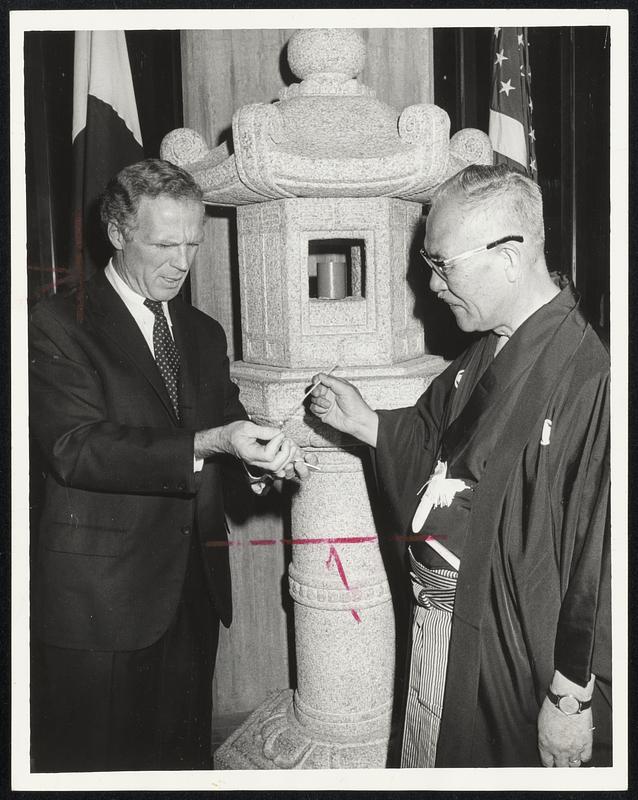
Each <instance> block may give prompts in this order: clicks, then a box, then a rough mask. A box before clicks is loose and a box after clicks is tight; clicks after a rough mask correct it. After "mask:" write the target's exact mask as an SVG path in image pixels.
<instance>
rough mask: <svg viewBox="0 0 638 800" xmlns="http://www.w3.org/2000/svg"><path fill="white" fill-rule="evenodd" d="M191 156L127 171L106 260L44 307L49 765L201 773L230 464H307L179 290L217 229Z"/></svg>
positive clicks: (35, 355) (111, 215) (38, 601)
mask: <svg viewBox="0 0 638 800" xmlns="http://www.w3.org/2000/svg"><path fill="white" fill-rule="evenodd" d="M203 218H204V207H203V204H202V194H201V191H200V189H199V187H198V186H197V184H196V183H195V182H194V180H193V179H192V177H191V176H190V175H189V174H188V173H186V172H184V171H183V170H181V169H179V168H178V167H175V166H173V165H172V164H169V163H168V162H163V161H159V160H155V159H148V160H146V161H142V162H140V163H138V164H134V165H132V166H131V167H127V168H126V169H124V170H122V172H120V173H119V174H118V175H117V176H116V177H115V178H114V179H113V180H112V181H111V183H110V184H109V186H108V187H107V190H106V192H105V195H104V197H103V201H102V221H103V223H104V226H105V230H106V233H107V235H108V237H109V239H110V241H111V244H112V246H113V257H112V259H111V261H110V262H109V264H108V265H107V267H106V269H105V270H104V272H103V273H100V274H98V275H96V276H95V277H94V278H93V279H92V280H90V281H88V282H87V284H86V286H85V287H84V288H83V289H81V290H78V291H76V292H75V293H74V294H72V295H70V296H60V295H58V296H55V297H52V298H50V299H48V300H46V301H44V302H42V303H40V304H39V305H37V306H36V307H35V309H34V311H33V314H32V319H31V331H30V336H31V351H30V368H31V378H30V389H31V420H30V422H31V430H32V434H33V436H34V438H35V440H36V442H37V443H38V445H39V447H40V448H41V450H42V452H43V455H44V458H45V460H46V463H47V466H48V474H47V476H46V490H45V501H44V507H43V512H42V518H41V522H40V527H39V534H38V538H37V544H36V546H34V548H33V550H34V553H33V560H34V568H33V576H32V586H33V611H32V635H33V645H32V653H33V658H32V665H33V674H32V730H33V739H32V753H33V764H34V769H35V770H36V771H95V770H123V769H133V770H136V769H180V768H181V769H184V768H186V769H188V768H204V767H206V766H207V765H208V759H209V757H210V722H211V683H212V671H213V666H214V660H215V653H216V647H217V633H218V628H219V620H220V619H221V621H222V622H223V623H224V624H225V625H227V626H228V625H229V624H230V621H231V613H232V612H231V595H230V571H229V564H228V548H227V547H225V546H224V545H225V543H226V525H225V518H224V509H223V500H222V483H221V477H222V476H221V469H222V465H223V464H224V462H226V464H228V462H229V461H230V462H233V461H234V462H236V463H237V459H240V460H242V461H243V462H244V463H245V464H246V463H247V464H250V465H252V467H251V470H252V471H254V470H253V468H254V467H257V468H259V469H261V470H262V471H263V472H265V473H270V474H271V475H273V476H278V477H292V476H293V475H294V474H295V473H296V474H297V475H298V476H299V477H302V478H303V477H305V476H306V475H307V474H308V473H307V468H306V466H305V464H304V461H303V454H302V453H301V451H300V450H299V448H298V447H297V446H296V445H295V444H294V443H293V442H291V441H290V440H287V439H285V438H284V435H283V433H281V432H280V431H279V430H278V429H277V428H271V427H264V426H257V425H255V424H253V423H252V422H250V421H248V419H247V414H246V412H245V410H244V408H243V406H242V405H241V403H240V401H239V397H238V393H239V392H238V389H237V387H236V386H235V384H234V383H233V382H232V381H231V380H230V377H229V366H228V358H227V356H226V339H225V336H224V332H223V330H222V328H221V326H220V325H219V324H218V323H217V322H216V321H215V320H213V319H211V318H210V317H208V316H206V315H205V314H203V313H201V312H200V311H198V310H196V309H195V308H192V307H190V306H188V305H187V304H186V303H184V302H183V301H182V300H181V299H180V298H179V297H178V293H179V291H180V289H181V287H182V285H183V283H184V280H185V279H186V276H187V275H188V272H189V269H190V267H191V264H192V262H193V259H194V257H195V253H196V251H197V247H198V245H199V243H200V242H201V241H202V239H203Z"/></svg>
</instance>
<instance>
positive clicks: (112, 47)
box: [71, 31, 142, 145]
mask: <svg viewBox="0 0 638 800" xmlns="http://www.w3.org/2000/svg"><path fill="white" fill-rule="evenodd" d="M90 94H91V95H93V96H94V97H97V98H98V99H99V100H102V101H103V102H104V103H107V104H108V105H110V106H111V108H112V109H113V110H114V111H115V113H116V114H117V115H118V116H119V117H120V119H122V120H124V123H125V124H126V127H127V128H128V129H129V130H130V131H131V133H132V134H133V136H134V137H135V140H136V141H137V142H138V143H139V144H140V145H141V144H142V134H141V131H140V123H139V119H138V116H137V106H136V104H135V93H134V91H133V76H132V74H131V65H130V62H129V59H128V50H127V49H126V37H125V35H124V31H77V33H76V35H75V56H74V76H73V125H72V132H71V141H73V140H74V139H75V138H76V136H77V135H78V133H79V132H80V131H81V130H82V128H84V127H85V125H86V105H87V99H86V98H87V96H88V95H90Z"/></svg>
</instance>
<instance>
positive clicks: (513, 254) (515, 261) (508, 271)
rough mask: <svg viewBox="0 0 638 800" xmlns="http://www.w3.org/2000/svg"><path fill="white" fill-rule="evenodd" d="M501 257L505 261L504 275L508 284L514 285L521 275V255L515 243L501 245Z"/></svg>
mask: <svg viewBox="0 0 638 800" xmlns="http://www.w3.org/2000/svg"><path fill="white" fill-rule="evenodd" d="M501 255H502V256H503V258H504V259H505V275H506V277H507V280H508V281H509V282H510V283H515V282H516V281H517V280H518V279H519V277H520V274H521V269H522V266H523V264H522V254H521V251H520V248H519V246H518V243H517V242H505V243H504V244H502V245H501Z"/></svg>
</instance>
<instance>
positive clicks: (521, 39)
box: [517, 33, 524, 47]
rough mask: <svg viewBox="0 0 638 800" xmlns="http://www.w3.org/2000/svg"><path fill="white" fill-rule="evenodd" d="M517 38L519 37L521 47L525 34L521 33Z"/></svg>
mask: <svg viewBox="0 0 638 800" xmlns="http://www.w3.org/2000/svg"><path fill="white" fill-rule="evenodd" d="M517 38H518V45H519V47H520V46H521V45H522V44H523V39H524V37H523V34H522V33H519V34H518V37H517Z"/></svg>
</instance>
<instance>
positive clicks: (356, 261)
mask: <svg viewBox="0 0 638 800" xmlns="http://www.w3.org/2000/svg"><path fill="white" fill-rule="evenodd" d="M365 273H366V247H365V241H364V240H363V239H345V238H339V239H337V238H332V239H309V240H308V296H309V297H310V299H311V300H345V299H348V298H364V297H365Z"/></svg>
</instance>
